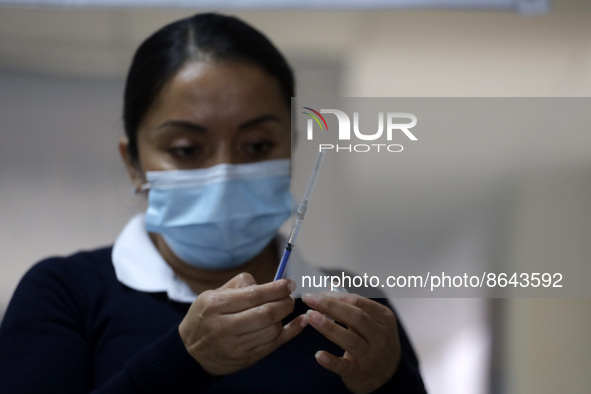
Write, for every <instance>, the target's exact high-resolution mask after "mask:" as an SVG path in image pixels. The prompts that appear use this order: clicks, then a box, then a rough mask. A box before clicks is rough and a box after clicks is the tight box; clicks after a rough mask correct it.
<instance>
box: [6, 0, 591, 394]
mask: <svg viewBox="0 0 591 394" xmlns="http://www.w3.org/2000/svg"><path fill="white" fill-rule="evenodd" d="M196 11H197V10H139V9H137V10H131V9H113V10H110V9H92V10H81V9H48V8H45V9H40V8H11V7H0V239H1V240H2V243H1V245H2V249H3V256H2V261H1V262H0V272H1V274H0V315H1V314H2V313H3V311H4V309H5V308H6V306H7V304H8V302H9V299H10V295H11V294H12V292H13V291H14V288H15V287H16V285H17V283H18V281H19V279H20V277H21V276H22V275H23V273H24V272H25V271H26V270H27V269H28V268H29V267H30V266H31V265H32V264H34V263H35V262H37V261H39V260H40V259H42V258H44V257H47V256H50V255H66V254H69V253H72V252H74V251H76V250H79V249H87V248H94V247H97V246H101V245H105V244H110V243H112V242H113V240H114V238H115V237H116V236H117V234H118V233H119V231H120V229H121V228H122V226H123V225H124V223H125V222H126V221H127V220H128V219H129V217H130V216H131V215H133V214H134V213H136V212H139V211H141V210H142V209H143V203H142V201H141V200H140V199H138V198H137V197H136V196H134V195H133V194H132V191H131V186H130V184H129V182H128V180H127V175H126V173H125V170H124V168H123V166H122V164H121V163H120V159H119V157H118V153H117V149H116V146H117V142H118V139H119V137H120V136H121V135H122V127H121V120H120V118H121V101H122V100H121V96H122V89H123V78H124V75H125V73H126V69H127V67H128V65H129V63H130V59H131V56H132V54H133V51H134V49H135V47H136V46H137V45H138V44H139V42H140V41H141V40H142V39H144V38H145V37H147V35H149V34H150V33H151V32H153V31H154V30H156V29H157V28H159V27H161V26H162V25H163V24H165V23H167V22H170V21H173V20H175V19H178V18H180V17H184V16H187V15H190V14H191V13H194V12H196ZM231 13H233V14H236V15H238V16H240V17H242V18H244V19H245V20H246V21H248V22H250V23H252V24H253V25H255V26H257V27H258V28H259V29H261V30H262V31H263V32H264V33H266V34H267V35H268V36H269V37H271V38H272V40H273V41H274V42H275V43H276V44H277V45H278V46H279V48H281V49H282V50H283V51H284V52H285V53H286V55H287V56H288V57H289V59H290V60H291V61H292V63H293V65H294V68H295V70H296V73H297V77H298V94H299V95H302V96H328V97H332V96H357V97H359V96H400V97H404V96H412V97H421V96H424V97H432V96H438V97H481V96H494V97H515V96H521V97H528V96H536V97H539V96H550V97H555V96H569V97H578V96H580V97H585V96H589V95H590V93H591V3H589V2H588V1H585V0H579V1H575V0H557V1H554V2H553V3H552V12H551V13H549V14H547V15H539V16H527V17H526V16H523V15H519V14H515V13H511V12H498V11H486V12H474V11H461V10H454V11H430V10H420V11H402V10H390V11H384V10H377V11H375V10H374V11H356V12H353V11H294V10H290V11H260V10H259V11H240V12H231ZM573 145H578V142H577V141H573ZM578 148H579V150H578V151H577V152H578V153H577V155H576V159H577V160H578V161H576V162H573V160H572V159H573V155H570V154H569V152H563V153H561V155H562V156H561V157H559V158H557V159H556V162H558V163H560V165H558V166H555V167H553V173H552V174H551V176H549V175H548V172H547V171H546V170H547V169H536V168H533V169H532V168H526V167H527V166H526V164H524V167H523V168H515V171H516V172H524V173H527V176H526V177H524V178H517V181H514V182H509V183H507V185H506V187H504V188H503V189H502V190H499V192H498V194H496V193H493V194H490V193H489V194H487V196H492V197H491V198H490V199H488V200H486V201H485V200H482V199H481V198H480V197H482V194H478V193H476V194H475V195H474V199H473V201H468V202H467V203H472V204H473V206H474V207H475V208H474V209H473V210H471V211H470V212H478V214H474V215H467V216H466V217H465V220H462V221H460V222H461V223H462V225H461V226H457V224H458V223H459V222H458V221H457V220H455V221H450V222H449V223H448V222H447V221H446V218H447V217H448V215H446V214H445V212H443V213H442V212H440V210H441V209H443V208H441V209H440V210H437V209H436V208H433V207H431V208H429V206H428V204H427V203H426V202H425V200H424V199H421V198H420V195H418V194H413V193H412V191H408V193H409V194H408V195H407V196H406V197H405V198H406V199H407V200H406V201H407V203H408V204H407V205H406V206H405V207H406V208H405V212H406V211H407V212H408V215H406V216H405V212H401V213H399V214H397V215H398V216H397V218H398V220H400V222H401V223H404V224H405V225H408V228H409V229H412V226H413V223H414V222H415V220H414V219H413V216H411V214H416V213H417V212H423V216H421V221H422V225H421V226H416V228H414V230H413V231H415V234H414V235H417V236H421V235H422V234H421V229H425V228H431V229H432V228H437V229H439V232H438V233H433V231H431V233H429V234H423V235H425V236H427V235H428V236H430V237H431V238H430V239H438V240H439V242H438V243H437V245H438V248H436V249H434V250H433V253H432V254H430V255H428V256H425V255H423V254H420V253H419V250H420V249H419V248H417V247H416V246H413V245H410V246H408V247H407V248H406V250H405V249H404V246H403V244H404V243H403V242H400V248H401V249H400V251H399V252H400V253H401V254H406V255H408V256H411V257H412V258H414V259H422V258H423V257H424V258H426V259H437V258H442V257H441V256H443V255H445V256H446V258H455V256H457V254H455V253H456V252H457V251H465V250H470V251H471V252H470V253H468V254H467V255H465V256H463V257H462V258H464V259H469V260H472V259H474V260H477V261H483V263H482V264H488V263H490V262H491V261H496V262H497V263H498V264H501V265H502V266H505V267H509V268H510V269H511V271H514V270H517V271H527V270H528V268H530V266H529V265H528V262H531V261H535V262H540V264H544V263H547V264H548V265H549V266H552V264H553V263H555V261H556V259H560V258H565V263H568V256H575V257H576V258H578V259H584V260H586V261H589V262H591V250H590V249H589V246H588V245H589V244H591V242H589V240H590V238H591V214H590V212H591V189H590V185H591V183H590V182H589V181H590V180H591V176H590V174H591V164H590V163H589V162H588V161H585V160H584V158H581V157H580V152H581V149H580V146H578ZM590 150H591V145H590ZM590 153H591V152H590ZM295 154H296V159H295V160H298V157H297V155H298V154H299V153H298V152H297V151H296V153H295ZM589 157H591V154H590V155H589ZM326 171H327V172H329V173H331V174H333V175H334V176H335V177H336V179H338V177H339V176H340V177H341V178H345V177H350V176H351V174H350V173H343V171H346V168H341V167H339V166H337V165H332V166H327V168H326ZM339 171H341V172H340V173H339ZM307 173H308V169H301V170H300V169H298V168H296V169H295V173H294V189H295V190H296V191H297V190H300V191H301V190H303V189H302V188H303V184H304V183H305V181H306V179H305V178H306V177H307ZM357 175H358V176H363V172H360V173H359V174H357ZM348 179H349V180H350V181H349V182H348V183H335V182H327V183H325V184H323V189H320V188H319V189H318V191H317V199H316V200H315V205H316V206H317V207H327V206H330V204H329V202H331V201H333V202H334V201H338V199H339V196H340V195H343V194H346V193H354V192H355V190H353V189H354V188H355V185H356V182H355V178H348ZM432 182H433V180H432V179H417V185H422V188H420V190H421V193H423V194H428V193H429V190H430V189H429V184H431V183H432ZM347 184H348V185H349V187H350V188H351V190H347V189H346V188H347ZM489 186H490V185H489ZM483 187H484V186H483ZM382 192H387V189H385V191H382ZM391 193H392V195H391V199H396V198H400V195H399V194H397V191H396V190H394V189H392V190H391ZM300 194H301V192H300ZM296 195H297V193H296ZM456 197H457V195H456V194H453V193H450V194H448V195H444V196H440V198H441V200H442V201H441V204H442V205H440V206H441V207H447V206H446V205H445V202H446V201H453V199H454V198H456ZM384 198H385V199H388V196H385V197H384ZM444 199H445V201H443V200H444ZM413 201H414V204H411V203H410V202H413ZM564 201H567V202H568V203H562V202H564ZM481 208H482V209H481ZM429 209H431V210H429ZM323 215H325V216H323ZM499 215H501V216H503V217H506V218H507V219H506V220H504V221H503V222H502V223H501V224H498V222H497V221H495V220H494V218H497V217H498V216H499ZM314 217H316V221H315V222H314V223H313V222H309V223H308V224H307V227H306V230H305V231H303V232H302V236H301V245H302V250H303V251H304V254H305V255H306V256H307V257H308V258H309V259H310V260H311V261H313V262H314V263H316V264H319V265H324V266H333V267H334V266H342V265H343V261H347V258H348V257H349V256H350V255H349V254H348V253H349V250H348V249H344V248H334V249H333V248H326V247H325V245H327V244H328V245H335V246H338V245H347V244H348V245H354V243H355V242H354V239H351V238H350V237H351V233H350V232H348V231H347V230H346V228H347V227H346V226H335V225H334V212H332V211H330V209H321V208H318V209H317V214H316V215H315V216H314ZM311 218H312V217H311ZM323 218H325V219H323ZM415 218H416V217H415ZM430 218H431V219H430ZM308 220H310V219H308ZM556 221H559V222H560V221H562V222H560V226H556V227H552V228H548V226H540V223H548V222H554V223H556ZM491 223H494V228H493V226H492V225H491ZM448 224H449V225H448ZM353 225H354V224H353ZM452 225H453V227H452ZM497 225H499V226H501V229H500V230H499V228H498V226H497ZM491 231H492V232H498V231H500V232H501V233H502V235H503V237H501V238H495V237H492V236H491V237H489V236H486V235H485V239H486V240H487V242H485V243H484V244H481V243H479V242H480V241H479V240H481V239H482V238H478V237H475V236H474V235H475V234H488V232H491ZM565 233H566V234H577V237H575V238H574V239H573V237H566V238H568V240H565ZM318 234H322V241H323V243H322V244H320V243H319V242H320V241H319V237H318ZM443 235H445V236H443ZM499 239H502V240H499ZM491 240H492V241H491ZM466 245H468V246H466ZM556 245H559V246H560V247H564V246H565V245H567V246H568V248H566V249H565V250H568V251H569V253H571V254H570V255H563V256H557V255H555V254H554V253H555V251H556V250H557V248H556V247H555V246H556ZM337 249H338V250H337ZM558 249H560V248H558ZM445 253H447V254H445ZM589 277H590V278H591V275H589ZM395 303H396V306H397V308H398V310H399V313H400V316H401V318H402V320H403V321H404V323H405V325H406V326H407V329H408V331H409V333H410V336H411V338H412V340H413V341H414V343H415V346H416V348H417V351H418V353H419V357H420V359H421V362H422V367H423V373H424V376H425V380H426V383H427V385H428V388H429V392H432V393H441V394H443V393H454V394H461V393H471V394H473V393H524V394H525V393H532V394H533V393H536V394H538V393H556V392H564V393H586V392H588V390H589V389H588V388H589V387H591V376H590V375H589V374H588V372H587V370H586V369H587V368H586V367H587V366H588V365H589V364H590V361H591V342H590V341H589V339H588V338H587V333H588V332H591V313H590V311H591V308H590V307H591V303H590V302H589V300H587V299H552V300H548V299H495V300H486V299H399V300H395Z"/></svg>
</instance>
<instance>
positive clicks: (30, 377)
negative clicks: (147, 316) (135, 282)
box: [0, 259, 214, 394]
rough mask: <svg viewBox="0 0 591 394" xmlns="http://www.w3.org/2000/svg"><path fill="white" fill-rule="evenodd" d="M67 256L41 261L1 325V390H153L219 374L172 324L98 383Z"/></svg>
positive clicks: (195, 387)
mask: <svg viewBox="0 0 591 394" xmlns="http://www.w3.org/2000/svg"><path fill="white" fill-rule="evenodd" d="M56 260H57V261H56ZM61 260H63V259H48V260H45V261H43V262H41V263H39V264H37V265H36V266H34V267H33V268H32V269H31V270H30V271H29V272H28V273H27V274H26V275H25V276H24V277H23V279H22V280H21V282H20V284H19V285H18V287H17V289H16V291H15V293H14V295H13V297H12V300H11V302H10V304H9V306H8V309H7V311H6V314H5V316H4V319H3V321H2V325H1V326H0V392H2V393H15V394H16V393H39V392H43V393H88V392H91V391H92V390H93V389H94V391H92V392H95V393H153V392H182V390H180V388H181V387H185V388H186V387H191V388H192V390H193V392H196V391H199V390H200V388H203V387H205V386H206V385H208V384H209V383H210V382H212V381H213V380H214V379H213V378H212V377H210V376H209V375H208V374H207V373H206V372H205V371H204V370H203V368H201V366H200V365H199V364H198V363H197V362H196V361H195V360H194V359H193V358H191V356H190V355H189V354H188V352H187V351H186V349H185V347H184V344H183V342H182V340H181V338H180V335H179V333H178V329H177V327H172V328H171V330H170V331H169V332H167V333H166V334H164V335H163V336H162V337H160V338H159V339H157V340H156V341H154V342H153V343H152V344H150V345H148V346H147V347H145V348H144V349H142V350H141V351H139V352H138V354H136V355H135V356H134V357H133V358H132V359H130V360H129V361H128V362H127V364H126V366H125V368H124V369H123V370H122V371H120V372H119V373H117V374H116V375H115V376H113V377H112V378H111V379H110V380H108V381H107V382H106V383H105V384H103V385H101V387H98V388H95V387H94V386H95V381H94V372H93V349H92V347H91V346H90V345H89V340H88V338H87V336H88V335H87V333H86V328H85V314H86V311H84V310H83V308H81V307H80V302H81V298H83V297H82V295H81V294H79V293H78V292H77V291H76V288H75V287H73V286H72V285H71V283H69V281H68V280H67V279H68V275H67V274H64V264H59V262H60V261H61ZM62 262H63V261H62ZM191 382H195V383H194V384H192V383H191ZM176 387H178V388H179V390H175V388H176Z"/></svg>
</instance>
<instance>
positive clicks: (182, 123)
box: [157, 114, 279, 133]
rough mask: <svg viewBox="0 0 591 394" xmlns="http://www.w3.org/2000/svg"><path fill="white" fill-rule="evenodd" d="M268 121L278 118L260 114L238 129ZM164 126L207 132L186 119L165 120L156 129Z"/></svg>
mask: <svg viewBox="0 0 591 394" xmlns="http://www.w3.org/2000/svg"><path fill="white" fill-rule="evenodd" d="M269 121H273V122H279V118H277V117H276V116H275V115H270V114H267V115H261V116H258V117H256V118H254V119H251V120H248V121H246V122H244V123H242V124H241V125H240V126H238V129H239V130H242V129H247V128H249V127H253V126H256V125H258V124H261V123H265V122H269ZM165 127H178V128H182V129H187V130H191V131H196V132H198V133H205V132H207V128H206V127H204V126H201V125H198V124H197V123H193V122H189V121H186V120H167V121H166V122H164V123H162V124H161V125H160V126H158V127H157V129H163V128H165Z"/></svg>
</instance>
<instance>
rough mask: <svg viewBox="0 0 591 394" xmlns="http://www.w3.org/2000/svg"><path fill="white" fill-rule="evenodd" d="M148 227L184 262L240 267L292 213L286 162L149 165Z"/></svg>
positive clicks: (216, 266)
mask: <svg viewBox="0 0 591 394" xmlns="http://www.w3.org/2000/svg"><path fill="white" fill-rule="evenodd" d="M146 178H147V181H148V184H147V185H146V186H144V188H147V189H149V194H148V210H147V212H146V229H147V230H148V231H149V232H153V233H158V234H161V235H162V237H163V238H164V240H165V241H166V243H167V245H168V246H169V247H170V249H171V250H172V251H173V252H174V254H175V255H177V257H179V258H180V259H181V260H183V261H184V262H186V263H188V264H190V265H193V266H195V267H199V268H206V269H212V270H221V269H228V268H234V267H238V266H240V265H242V264H244V263H245V262H247V261H248V260H249V259H251V258H253V257H254V256H256V255H257V254H258V253H259V252H261V251H262V250H263V248H264V247H265V246H267V245H268V244H269V242H270V241H271V240H272V238H273V237H274V236H275V234H276V233H277V230H278V229H279V227H280V226H281V225H282V224H283V223H284V222H285V221H286V220H287V219H288V218H289V217H290V216H291V208H292V199H291V194H290V192H289V185H290V162H289V160H288V159H281V160H268V161H262V162H257V163H252V164H237V165H234V164H220V165H217V166H214V167H210V168H204V169H197V170H173V171H148V172H147V173H146Z"/></svg>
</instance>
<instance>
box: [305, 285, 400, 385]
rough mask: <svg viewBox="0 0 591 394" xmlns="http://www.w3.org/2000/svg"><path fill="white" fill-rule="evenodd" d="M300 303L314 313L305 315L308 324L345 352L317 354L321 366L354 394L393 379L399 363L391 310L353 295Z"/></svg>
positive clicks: (314, 298)
mask: <svg viewBox="0 0 591 394" xmlns="http://www.w3.org/2000/svg"><path fill="white" fill-rule="evenodd" d="M302 299H303V301H304V302H305V303H306V304H307V305H308V306H310V307H311V308H313V309H314V310H309V311H308V313H307V314H306V318H307V320H308V322H309V324H310V325H311V326H312V327H314V328H315V329H316V330H318V331H319V332H320V333H322V334H323V335H324V336H325V337H326V338H328V339H329V340H331V341H332V342H334V343H335V344H337V345H339V346H340V347H341V348H342V349H343V350H344V351H345V353H344V354H343V355H342V357H338V356H336V355H333V354H330V353H328V352H327V351H324V350H320V351H318V352H317V353H316V360H317V361H318V363H319V364H320V365H322V366H323V367H324V368H326V369H328V370H330V371H332V372H334V373H337V374H339V375H340V376H341V378H342V379H343V382H344V383H345V385H346V386H347V388H348V389H349V390H351V391H352V392H354V393H369V392H371V391H374V390H376V389H378V388H379V387H381V386H383V385H384V384H385V383H386V382H387V381H388V380H390V379H391V378H392V376H393V375H394V373H395V372H396V370H397V369H398V364H399V363H400V341H399V338H398V329H397V326H396V316H395V315H394V312H392V310H390V309H389V308H388V307H386V306H384V305H381V304H379V303H377V302H375V301H372V300H370V299H367V298H364V297H361V296H358V295H356V294H343V293H334V292H328V293H326V292H325V293H316V294H304V296H303V297H302ZM327 317H330V318H331V319H334V320H335V321H337V322H339V323H341V324H343V325H344V326H345V327H343V326H341V325H339V324H337V323H336V322H335V321H332V320H330V319H328V318H327Z"/></svg>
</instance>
